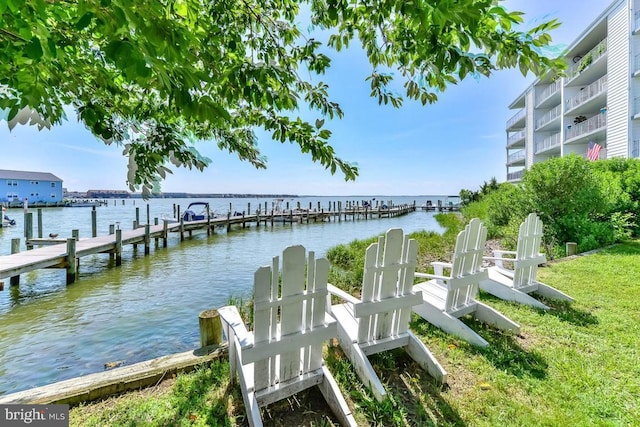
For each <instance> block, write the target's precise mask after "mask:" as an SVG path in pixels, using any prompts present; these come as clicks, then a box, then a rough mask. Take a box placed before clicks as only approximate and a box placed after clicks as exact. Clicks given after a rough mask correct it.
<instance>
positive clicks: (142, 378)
mask: <svg viewBox="0 0 640 427" xmlns="http://www.w3.org/2000/svg"><path fill="white" fill-rule="evenodd" d="M227 350H228V349H227V345H226V343H225V344H224V345H222V346H217V345H216V346H209V347H203V348H199V349H197V350H194V351H187V352H184V353H178V354H172V355H169V356H163V357H159V358H157V359H152V360H147V361H144V362H140V363H136V364H134V365H131V366H123V367H120V368H116V369H112V370H110V371H105V372H99V373H96V374H89V375H85V376H83V377H79V378H72V379H69V380H65V381H60V382H57V383H54V384H49V385H46V386H42V387H36V388H33V389H30V390H24V391H19V392H17V393H12V394H8V395H5V396H1V397H0V404H3V405H4V404H20V403H22V404H54V403H62V404H64V403H66V404H70V405H75V404H78V403H81V402H89V401H92V400H96V399H102V398H105V397H109V396H113V395H117V394H121V393H124V392H127V391H130V390H136V389H140V388H144V387H148V386H151V385H154V384H157V383H159V382H161V381H162V380H164V379H167V378H170V377H171V376H172V375H174V374H176V373H180V372H189V371H191V370H193V369H194V368H195V367H196V366H198V365H200V364H202V363H205V362H209V361H212V360H215V359H219V358H220V357H226V356H227V354H228V353H227Z"/></svg>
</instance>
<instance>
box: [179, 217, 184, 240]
mask: <svg viewBox="0 0 640 427" xmlns="http://www.w3.org/2000/svg"><path fill="white" fill-rule="evenodd" d="M180 241H181V242H182V241H184V218H182V217H180Z"/></svg>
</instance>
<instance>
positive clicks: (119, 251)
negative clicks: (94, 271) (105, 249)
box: [115, 228, 122, 266]
mask: <svg viewBox="0 0 640 427" xmlns="http://www.w3.org/2000/svg"><path fill="white" fill-rule="evenodd" d="M115 250H116V266H119V265H122V230H120V228H118V229H117V230H116V249H115Z"/></svg>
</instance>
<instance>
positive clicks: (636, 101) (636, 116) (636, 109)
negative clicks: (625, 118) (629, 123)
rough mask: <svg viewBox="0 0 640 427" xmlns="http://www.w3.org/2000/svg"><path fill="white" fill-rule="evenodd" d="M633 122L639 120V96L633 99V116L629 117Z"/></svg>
mask: <svg viewBox="0 0 640 427" xmlns="http://www.w3.org/2000/svg"><path fill="white" fill-rule="evenodd" d="M631 118H632V119H633V120H638V119H640V96H636V97H635V98H634V99H633V116H631Z"/></svg>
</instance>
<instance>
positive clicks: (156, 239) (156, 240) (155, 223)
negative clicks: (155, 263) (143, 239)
mask: <svg viewBox="0 0 640 427" xmlns="http://www.w3.org/2000/svg"><path fill="white" fill-rule="evenodd" d="M153 225H158V217H155V218H153ZM154 240H155V244H156V248H157V247H158V235H157V234H156V237H155V239H154Z"/></svg>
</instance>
